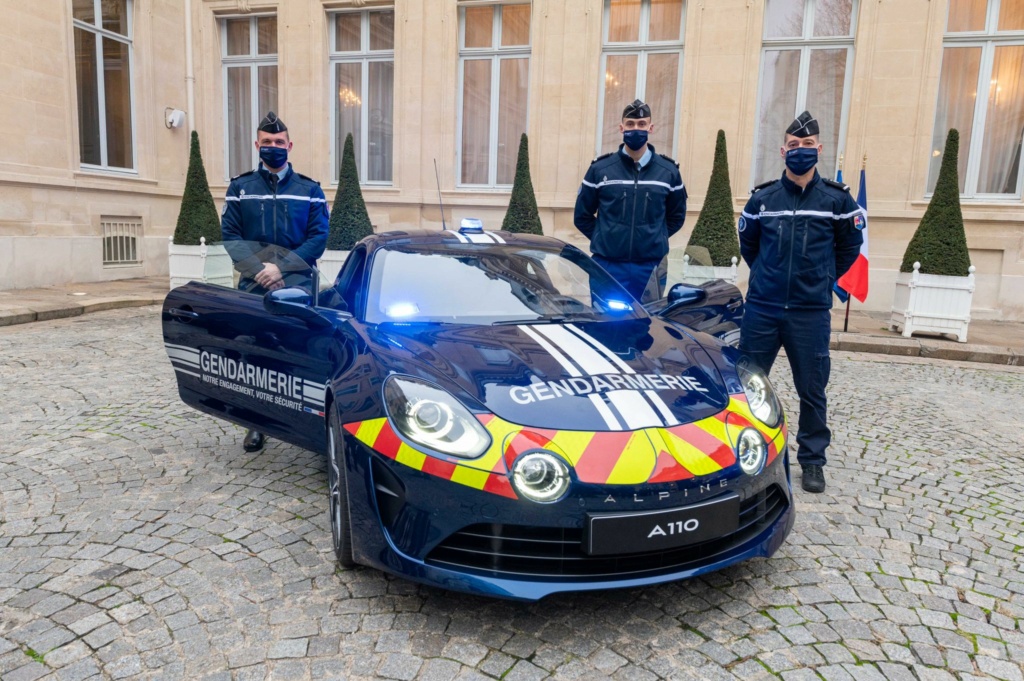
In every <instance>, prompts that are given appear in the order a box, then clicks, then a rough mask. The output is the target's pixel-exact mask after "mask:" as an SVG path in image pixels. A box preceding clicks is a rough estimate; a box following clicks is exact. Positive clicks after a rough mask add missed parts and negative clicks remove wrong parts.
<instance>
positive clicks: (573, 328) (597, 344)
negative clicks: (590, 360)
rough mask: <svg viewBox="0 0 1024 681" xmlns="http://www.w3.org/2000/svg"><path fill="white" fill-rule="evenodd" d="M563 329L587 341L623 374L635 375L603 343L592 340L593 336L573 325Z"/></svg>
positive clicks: (629, 367) (631, 369) (631, 368)
mask: <svg viewBox="0 0 1024 681" xmlns="http://www.w3.org/2000/svg"><path fill="white" fill-rule="evenodd" d="M565 328H567V329H569V330H570V331H572V332H573V333H574V334H576V335H577V336H579V337H580V338H582V339H583V340H585V341H587V342H588V343H590V344H591V345H593V346H594V347H595V348H597V351H598V352H600V353H601V354H602V355H604V356H605V357H607V358H608V359H610V360H611V361H612V362H614V363H615V364H616V366H618V367H619V368H620V369H622V371H623V373H627V374H635V373H636V372H635V371H634V370H633V367H631V366H629V365H628V364H626V363H625V362H623V361H622V358H621V357H619V356H618V355H616V354H615V353H614V352H612V351H611V349H609V348H608V346H606V345H605V344H604V343H602V342H600V341H599V340H597V339H596V338H594V337H593V336H591V335H590V334H588V333H587V332H586V331H584V330H583V329H581V328H579V327H578V326H576V325H575V324H566V325H565Z"/></svg>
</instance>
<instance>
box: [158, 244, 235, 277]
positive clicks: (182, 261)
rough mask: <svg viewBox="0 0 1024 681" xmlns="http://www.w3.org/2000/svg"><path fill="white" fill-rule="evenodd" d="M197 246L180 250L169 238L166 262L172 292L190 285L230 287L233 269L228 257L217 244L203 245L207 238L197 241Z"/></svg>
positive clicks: (183, 247)
mask: <svg viewBox="0 0 1024 681" xmlns="http://www.w3.org/2000/svg"><path fill="white" fill-rule="evenodd" d="M199 242H200V245H198V246H180V245H178V244H176V243H174V237H170V238H169V240H168V244H167V262H168V267H169V268H170V272H171V288H176V287H178V286H181V285H183V284H187V283H188V282H190V281H201V282H203V283H204V284H217V285H218V286H227V287H233V286H234V285H235V279H234V267H233V265H232V263H231V256H230V255H228V252H227V251H226V250H225V249H224V247H223V246H221V245H220V244H214V245H213V246H207V245H206V237H200V238H199Z"/></svg>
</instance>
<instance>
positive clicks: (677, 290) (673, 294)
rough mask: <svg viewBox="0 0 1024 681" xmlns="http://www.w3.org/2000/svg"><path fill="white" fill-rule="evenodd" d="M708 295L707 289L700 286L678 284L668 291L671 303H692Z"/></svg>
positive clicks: (669, 302)
mask: <svg viewBox="0 0 1024 681" xmlns="http://www.w3.org/2000/svg"><path fill="white" fill-rule="evenodd" d="M707 297H708V293H707V291H705V290H704V289H702V288H700V287H699V286H690V285H689V284H676V285H675V286H673V287H672V288H671V289H670V290H669V292H668V304H669V305H690V304H692V303H699V302H701V301H702V300H704V299H705V298H707Z"/></svg>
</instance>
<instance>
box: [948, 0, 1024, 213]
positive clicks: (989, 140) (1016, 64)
mask: <svg viewBox="0 0 1024 681" xmlns="http://www.w3.org/2000/svg"><path fill="white" fill-rule="evenodd" d="M979 95H980V96H979ZM950 128H956V129H957V130H959V131H960V157H959V171H960V192H961V193H962V194H963V195H964V196H966V197H978V198H1009V197H1019V196H1020V195H1021V188H1022V183H1024V172H1022V170H1021V168H1022V163H1021V146H1022V144H1024V0H988V1H987V2H986V0H950V2H949V15H948V17H947V22H946V36H945V40H944V41H943V51H942V76H941V78H940V80H939V101H938V105H937V107H936V111H935V129H934V131H933V133H932V152H931V154H932V157H931V165H930V167H929V168H928V191H929V192H931V191H933V190H934V189H935V183H936V181H937V180H938V177H939V166H940V165H941V163H942V150H943V148H944V146H945V141H946V133H947V132H949V129H950Z"/></svg>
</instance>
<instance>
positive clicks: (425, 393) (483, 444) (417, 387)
mask: <svg viewBox="0 0 1024 681" xmlns="http://www.w3.org/2000/svg"><path fill="white" fill-rule="evenodd" d="M384 403H385V405H386V406H387V410H388V418H390V420H391V424H392V425H393V426H394V427H395V430H397V431H398V432H399V433H400V434H401V435H404V436H405V437H406V438H408V439H410V440H412V441H413V442H414V443H416V444H419V445H423V446H424V447H427V448H429V449H434V450H437V451H439V452H443V453H445V454H451V455H452V456H458V457H461V458H464V459H473V458H476V457H478V456H480V455H481V454H483V453H484V452H485V451H487V448H488V447H490V446H491V436H490V434H488V432H487V430H486V429H484V427H483V426H482V425H480V422H479V421H477V420H476V418H474V416H473V415H472V414H471V413H470V412H469V410H468V409H466V408H465V407H464V406H463V405H462V403H461V402H459V401H458V400H457V399H455V398H454V397H453V396H452V395H450V394H448V393H447V392H445V391H444V390H441V389H440V388H438V387H435V386H432V385H430V384H428V383H423V382H422V381H417V380H415V379H411V378H398V377H397V376H392V377H390V378H389V379H388V380H387V381H385V383H384Z"/></svg>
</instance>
